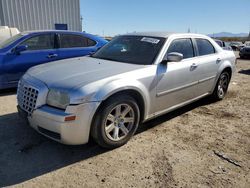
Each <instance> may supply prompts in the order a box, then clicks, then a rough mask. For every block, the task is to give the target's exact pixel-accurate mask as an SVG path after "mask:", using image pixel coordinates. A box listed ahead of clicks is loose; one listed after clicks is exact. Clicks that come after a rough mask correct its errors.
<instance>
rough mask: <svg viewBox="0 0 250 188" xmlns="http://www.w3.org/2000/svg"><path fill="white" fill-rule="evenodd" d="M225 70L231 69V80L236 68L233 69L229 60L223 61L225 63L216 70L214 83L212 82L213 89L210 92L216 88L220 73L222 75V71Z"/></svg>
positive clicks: (233, 66)
mask: <svg viewBox="0 0 250 188" xmlns="http://www.w3.org/2000/svg"><path fill="white" fill-rule="evenodd" d="M226 68H230V69H231V71H232V75H231V78H232V76H233V74H234V72H235V69H236V68H235V64H233V65H232V63H230V61H229V60H225V61H224V62H223V63H222V64H221V65H220V67H219V69H218V72H217V75H216V78H215V81H214V87H213V89H212V92H213V91H214V88H215V87H216V84H217V82H218V79H219V77H220V75H221V73H222V72H223V70H225V69H226Z"/></svg>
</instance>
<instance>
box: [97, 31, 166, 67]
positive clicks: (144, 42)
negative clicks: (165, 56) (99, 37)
mask: <svg viewBox="0 0 250 188" xmlns="http://www.w3.org/2000/svg"><path fill="white" fill-rule="evenodd" d="M164 41H165V39H164V38H160V37H147V36H145V37H144V36H119V37H116V38H114V39H113V40H111V41H110V42H109V43H108V44H106V45H105V46H104V47H102V48H101V49H100V50H99V51H97V52H96V53H95V54H94V55H93V57H95V58H99V59H107V60H111V61H117V62H125V63H131V64H141V65H150V64H152V63H153V61H154V59H155V58H156V56H157V55H158V53H159V51H160V50H161V48H162V45H163V43H164Z"/></svg>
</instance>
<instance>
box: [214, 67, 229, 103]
mask: <svg viewBox="0 0 250 188" xmlns="http://www.w3.org/2000/svg"><path fill="white" fill-rule="evenodd" d="M229 81H230V76H229V73H228V72H222V73H221V75H220V77H219V79H218V81H217V84H216V87H215V89H214V92H213V98H214V99H215V100H222V99H223V98H224V97H225V95H226V93H227V89H228V85H229Z"/></svg>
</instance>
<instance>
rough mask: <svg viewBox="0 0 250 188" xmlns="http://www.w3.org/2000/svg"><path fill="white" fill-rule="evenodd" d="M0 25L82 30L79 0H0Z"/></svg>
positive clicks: (31, 28)
mask: <svg viewBox="0 0 250 188" xmlns="http://www.w3.org/2000/svg"><path fill="white" fill-rule="evenodd" d="M0 26H9V27H16V28H18V29H19V30H20V31H26V30H52V29H64V30H74V31H82V27H81V19H80V2H79V0H0Z"/></svg>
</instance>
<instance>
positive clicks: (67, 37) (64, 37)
mask: <svg viewBox="0 0 250 188" xmlns="http://www.w3.org/2000/svg"><path fill="white" fill-rule="evenodd" d="M95 44H96V42H95V41H93V40H91V39H88V38H85V37H83V36H80V35H72V34H61V35H60V47H61V48H79V47H88V46H94V45H95Z"/></svg>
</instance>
